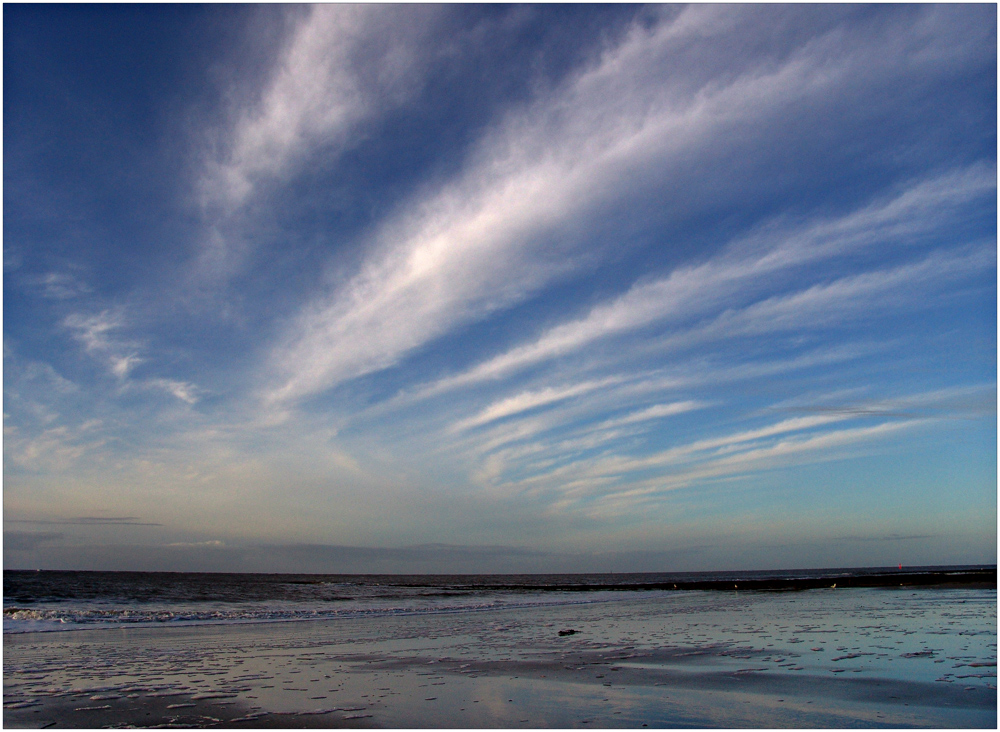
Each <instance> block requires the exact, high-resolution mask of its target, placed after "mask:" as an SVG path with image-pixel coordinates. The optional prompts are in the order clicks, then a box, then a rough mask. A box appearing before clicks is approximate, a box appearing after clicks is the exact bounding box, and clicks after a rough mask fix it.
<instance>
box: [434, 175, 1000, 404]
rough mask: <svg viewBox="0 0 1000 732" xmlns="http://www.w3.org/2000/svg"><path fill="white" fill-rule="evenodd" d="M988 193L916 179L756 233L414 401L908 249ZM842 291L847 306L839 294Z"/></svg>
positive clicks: (985, 179) (922, 270)
mask: <svg viewBox="0 0 1000 732" xmlns="http://www.w3.org/2000/svg"><path fill="white" fill-rule="evenodd" d="M990 191H995V172H994V171H993V170H991V169H989V168H987V167H985V166H980V165H977V166H973V167H972V168H970V169H966V170H959V171H953V172H950V173H948V174H945V175H943V176H940V177H935V178H933V179H931V180H927V181H920V182H918V183H917V184H915V185H914V186H912V187H910V188H908V189H906V190H905V191H904V192H903V193H902V194H900V195H898V196H895V197H893V198H891V199H890V200H888V201H882V202H877V203H874V204H871V205H868V206H865V207H864V208H862V209H860V210H858V211H855V212H852V213H849V214H847V215H845V216H843V217H840V218H837V219H833V220H829V219H827V220H820V221H815V222H810V223H808V224H806V225H805V226H798V227H791V228H790V229H788V228H786V229H784V230H782V229H777V230H775V229H774V228H773V227H765V228H764V229H763V230H762V231H761V232H759V233H757V234H755V235H753V236H751V237H749V238H746V239H741V240H739V241H737V242H733V243H732V244H730V245H729V246H728V247H727V248H726V249H725V250H723V252H722V253H721V254H720V255H718V256H717V257H715V258H713V259H711V260H709V261H708V262H705V263H703V264H699V265H695V266H690V267H681V268H679V269H677V270H675V271H673V272H671V273H670V274H669V275H667V276H666V277H663V278H661V279H656V280H653V281H650V282H643V283H639V284H636V285H634V286H633V287H632V288H631V289H629V290H628V291H627V292H625V293H624V294H623V295H621V296H620V297H618V298H616V299H614V300H612V301H610V302H605V303H601V304H598V305H596V306H595V307H593V308H592V309H591V311H590V312H589V313H587V315H585V316H584V317H582V318H580V319H577V320H572V321H569V322H566V323H563V324H560V325H557V326H554V327H552V328H550V329H549V330H547V331H546V332H544V333H543V334H542V335H541V336H539V337H538V338H537V339H536V340H534V341H533V342H530V343H527V344H523V345H519V346H515V347H514V348H512V349H510V350H509V351H507V352H505V353H502V354H500V355H498V356H494V357H493V358H490V359H489V360H487V361H484V362H482V363H480V364H478V365H476V366H474V367H472V368H471V369H469V370H468V371H466V372H463V373H461V374H457V375H454V376H449V377H445V378H443V379H441V380H439V381H438V382H435V383H433V384H430V385H428V386H426V387H423V388H422V389H420V390H418V391H417V392H416V393H415V395H414V396H415V397H417V398H419V397H422V396H433V395H435V394H439V393H442V392H445V391H448V390H450V389H455V388H459V387H463V386H467V385H472V384H476V383H480V382H483V381H489V380H493V379H497V378H501V377H504V376H506V375H509V374H511V373H512V372H516V371H518V370H521V369H524V368H527V367H529V366H531V365H533V364H537V363H541V362H545V361H548V360H551V359H553V358H557V357H560V356H563V355H565V354H568V353H573V352H578V351H580V350H581V349H583V348H585V347H587V346H588V345H590V344H593V343H594V342H595V341H598V340H601V339H606V338H609V337H613V336H616V335H620V334H625V333H629V332H632V331H635V330H638V329H640V328H643V327H645V326H648V325H650V324H653V323H663V322H669V321H670V320H671V319H673V320H679V321H681V322H684V321H691V320H692V319H693V318H695V317H697V316H698V315H700V314H707V313H711V312H712V311H713V310H716V311H717V310H719V309H720V308H726V307H732V306H734V305H740V304H745V303H746V302H747V301H752V300H753V298H754V297H755V296H759V295H760V294H762V293H768V292H769V291H770V290H771V289H772V288H774V287H775V286H776V285H778V286H781V285H785V286H788V285H787V284H786V283H788V281H789V278H790V277H791V276H792V275H793V274H795V273H800V272H801V268H802V267H803V266H804V265H808V264H811V263H815V262H818V261H824V260H834V259H835V258H836V257H840V256H844V255H847V254H850V253H851V252H859V251H865V250H867V249H870V248H871V247H875V246H880V247H885V246H886V245H891V246H896V247H909V246H912V244H910V242H911V241H912V239H914V238H917V239H919V238H920V237H922V236H927V235H929V234H931V233H932V232H940V231H941V230H942V228H943V227H947V226H948V224H949V222H950V221H952V220H955V216H956V214H958V215H960V214H961V212H962V209H963V204H966V205H967V204H969V203H972V202H974V201H976V200H978V199H981V198H982V197H983V196H984V195H986V194H988V193H989V192H990ZM988 255H989V251H988V249H986V248H984V249H981V250H980V251H979V252H977V253H975V254H972V255H970V257H969V258H968V259H965V260H961V259H954V260H949V261H941V262H938V261H936V260H934V259H928V260H926V262H925V263H924V264H923V265H914V266H912V267H910V268H900V269H899V270H898V271H896V272H895V273H893V274H892V276H890V277H889V279H888V280H887V281H884V282H880V280H881V278H882V277H884V276H885V275H886V274H887V273H884V272H881V273H875V274H872V275H857V276H856V277H854V278H853V279H849V280H848V279H845V280H844V281H842V282H841V283H839V284H838V285H817V286H816V287H815V288H812V289H808V290H806V291H804V292H802V293H800V294H799V295H797V296H791V297H793V298H797V299H794V300H787V299H786V300H785V301H784V303H785V305H787V306H788V307H791V308H793V309H794V308H795V307H798V306H800V305H801V306H805V305H807V304H808V303H809V301H810V300H811V301H813V302H814V303H816V302H818V301H819V300H820V299H822V298H823V297H824V296H826V299H832V298H834V297H836V295H837V291H838V290H844V288H847V287H850V286H853V287H854V288H857V289H862V288H865V287H866V286H867V288H868V289H869V290H873V289H876V288H878V287H880V286H881V287H882V288H884V289H886V290H888V289H891V287H892V285H893V280H897V281H898V280H899V279H900V278H907V277H910V278H914V277H918V276H921V275H923V276H925V277H926V276H936V275H938V274H940V275H941V276H942V277H944V276H945V275H946V274H947V273H948V271H949V269H951V270H955V269H960V268H962V267H963V265H964V266H965V267H966V268H974V267H985V266H989V261H988V259H989V257H988ZM940 267H943V269H940ZM793 283H794V284H799V285H801V282H795V281H793ZM843 294H844V295H845V298H844V299H845V301H847V297H849V296H848V293H846V292H844V293H843ZM780 302H782V300H781V298H776V299H773V300H772V301H771V305H770V306H769V307H771V308H775V307H779V303H780ZM766 307H768V306H765V305H759V306H758V313H757V315H758V316H760V317H758V318H756V321H757V322H761V321H762V318H763V316H764V315H765V314H764V313H763V310H764V309H765V308H766ZM748 317H749V315H748ZM772 322H773V321H772Z"/></svg>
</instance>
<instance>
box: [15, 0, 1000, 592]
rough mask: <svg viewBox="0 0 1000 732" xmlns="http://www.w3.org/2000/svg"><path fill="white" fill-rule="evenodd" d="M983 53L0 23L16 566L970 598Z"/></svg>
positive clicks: (285, 14)
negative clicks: (706, 577) (753, 578)
mask: <svg viewBox="0 0 1000 732" xmlns="http://www.w3.org/2000/svg"><path fill="white" fill-rule="evenodd" d="M996 13H997V10H996V6H995V5H993V4H983V5H944V6H933V5H917V6H910V5H862V6H855V5H774V6H768V5H763V6H761V5H726V6H718V5H694V6H652V7H640V6H631V5H583V6H573V5H536V6H533V5H523V6H509V5H488V6H477V5H457V6H456V5H442V6H435V5H398V6H394V5H319V6H300V5H294V6H289V5H240V6H232V5H216V6H202V5H171V6H159V5H156V6H150V5H140V6H120V5H113V6H74V5H61V6H52V5H7V6H5V7H4V9H3V16H4V23H3V33H4V47H3V53H4V84H3V94H4V99H3V105H4V108H3V109H4V118H3V119H4V124H3V164H4V165H3V167H4V186H3V206H4V211H3V214H4V216H3V225H4V288H3V297H4V299H3V306H4V307H3V323H4V326H3V327H4V342H3V366H4V377H3V379H4V390H3V394H4V396H3V414H4V418H3V419H4V438H3V459H4V468H3V479H4V483H3V509H4V511H3V518H4V545H3V556H4V566H5V567H7V568H47V569H108V570H112V569H138V570H205V571H280V572H435V573H448V572H569V571H578V572H609V571H613V572H628V571H665V572H670V571H701V570H739V569H777V568H806V567H845V566H896V565H897V564H899V563H901V564H903V565H904V566H905V565H909V566H915V565H929V564H966V563H995V562H996V547H997V533H996V527H997V430H996V404H997V393H996V384H997V367H996V364H997V361H996V355H997V341H996V334H997V320H996V314H997V290H996V285H997V270H996V253H997V239H996V235H997V187H996V181H997V169H996V161H997V137H996V134H997V118H996V110H997V75H996V74H997V50H996V41H997V38H996V28H997V17H996Z"/></svg>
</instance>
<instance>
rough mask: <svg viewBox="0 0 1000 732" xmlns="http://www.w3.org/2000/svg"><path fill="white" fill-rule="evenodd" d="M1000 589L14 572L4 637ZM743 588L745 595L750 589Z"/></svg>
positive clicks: (885, 574)
mask: <svg viewBox="0 0 1000 732" xmlns="http://www.w3.org/2000/svg"><path fill="white" fill-rule="evenodd" d="M991 582H992V584H993V586H995V584H996V567H995V566H989V567H985V566H955V567H912V568H906V569H899V568H860V569H859V568H843V569H821V570H780V571H757V572H686V573H642V574H551V575H537V574H535V575H334V574H328V575H314V574H313V575H292V574H225V573H218V574H215V573H187V572H58V571H20V570H12V571H5V572H4V577H3V587H4V598H3V606H4V611H3V612H4V632H5V633H18V632H29V631H41V630H72V629H79V628H85V627H86V628H95V627H121V626H122V625H126V624H127V625H149V624H162V623H170V624H185V625H191V624H206V623H241V622H278V621H290V620H309V619H325V618H336V617H355V616H362V615H365V616H369V615H381V614H415V613H434V612H436V613H441V612H475V611H480V610H491V609H499V608H505V607H530V606H550V605H568V604H578V603H592V602H613V601H615V600H620V599H624V598H626V597H628V596H634V593H644V594H646V595H649V594H650V593H653V594H656V593H670V592H676V591H734V590H739V589H743V590H796V589H810V588H814V587H828V586H830V585H832V584H838V585H839V586H841V587H845V588H846V587H851V586H898V585H900V584H906V585H928V584H935V585H940V584H942V583H958V584H969V583H977V584H980V585H982V584H986V585H989V584H990V583H991ZM741 585H742V587H741Z"/></svg>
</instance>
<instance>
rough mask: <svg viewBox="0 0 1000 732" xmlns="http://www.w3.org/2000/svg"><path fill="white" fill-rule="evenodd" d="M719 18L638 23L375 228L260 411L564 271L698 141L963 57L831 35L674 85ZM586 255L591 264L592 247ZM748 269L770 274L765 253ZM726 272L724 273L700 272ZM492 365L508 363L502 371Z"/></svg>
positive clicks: (379, 362) (714, 140)
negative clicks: (588, 233) (599, 227)
mask: <svg viewBox="0 0 1000 732" xmlns="http://www.w3.org/2000/svg"><path fill="white" fill-rule="evenodd" d="M739 12H740V11H736V10H733V9H729V10H727V13H729V14H732V13H736V14H739ZM720 14H721V11H720V10H718V9H716V8H708V7H703V6H700V7H694V8H691V9H688V10H686V11H684V12H683V13H681V14H680V15H679V16H678V17H677V18H675V19H673V20H667V21H664V22H661V23H658V24H654V25H653V26H652V27H648V28H646V27H640V26H636V27H635V28H633V29H632V31H631V32H630V33H629V34H628V35H627V37H626V38H625V40H624V41H623V42H622V43H621V44H619V45H618V46H617V47H614V48H611V49H609V50H608V51H607V52H606V53H605V54H604V55H603V56H602V57H601V59H600V61H599V62H598V63H597V64H596V65H594V66H592V67H590V68H588V69H586V70H585V71H583V72H582V73H579V74H578V75H576V76H574V77H573V78H571V79H570V80H569V81H568V82H567V83H566V84H564V85H563V86H562V87H561V88H560V89H558V90H557V91H556V92H555V93H554V94H552V95H551V96H548V97H545V98H543V99H540V100H538V101H537V102H536V103H535V104H534V105H533V106H529V107H528V108H526V109H525V110H524V111H523V112H521V113H516V114H511V115H510V116H508V117H507V119H506V120H505V121H504V122H503V123H502V124H501V125H499V126H498V127H497V128H496V129H495V131H494V132H493V133H491V134H489V135H487V136H486V137H485V138H484V139H483V140H482V141H481V143H480V144H479V145H478V146H477V147H476V148H475V150H474V151H473V153H472V154H471V155H470V158H469V164H468V166H467V168H466V170H465V171H464V173H462V174H461V175H460V176H459V177H458V178H457V179H456V180H455V181H453V182H451V183H449V184H447V185H445V186H444V187H442V188H441V189H440V190H438V191H433V192H430V193H429V194H428V195H426V196H425V197H423V198H420V199H417V200H415V201H414V202H412V203H411V205H410V206H409V207H408V208H407V209H405V210H403V211H402V212H400V213H399V215H398V216H397V217H396V218H395V219H394V220H393V221H391V222H389V223H387V224H386V225H385V226H383V227H382V228H381V229H380V230H379V231H378V232H377V233H376V235H375V236H374V239H373V253H372V254H371V255H370V257H369V259H368V260H367V261H366V263H365V264H364V265H363V266H362V268H361V271H360V272H359V273H358V274H357V275H356V276H355V277H354V278H353V279H351V280H350V281H349V282H348V283H347V284H346V285H345V286H344V287H342V288H339V289H337V290H336V291H334V292H332V293H330V294H328V295H325V296H322V297H319V298H317V299H316V300H315V301H314V302H313V303H312V304H311V305H310V306H309V307H308V308H306V309H305V311H304V312H303V313H302V315H301V317H300V318H299V319H298V322H296V323H295V324H294V325H293V328H292V329H291V332H290V334H289V335H288V337H287V339H286V341H285V342H284V343H283V344H282V345H281V346H280V347H278V348H277V349H276V350H275V351H274V353H273V354H272V359H271V373H270V374H269V375H268V381H269V382H270V383H269V384H268V385H267V386H266V387H265V401H266V402H268V403H269V404H271V405H272V406H274V405H278V404H282V403H289V402H295V401H297V400H299V399H302V398H304V397H307V396H310V395H313V394H316V393H318V392H322V391H324V390H326V389H328V388H330V387H332V386H335V385H337V384H339V383H341V382H343V381H345V380H348V379H352V378H355V377H358V376H361V375H363V374H367V373H371V372H374V371H378V370H381V369H385V368H387V367H390V366H392V365H394V364H396V363H398V362H399V361H400V360H401V359H402V358H403V357H404V356H405V355H406V354H408V353H411V352H413V351H414V350H415V349H418V348H420V347H421V346H423V345H424V344H427V343H428V342H430V341H432V340H434V339H436V338H438V337H440V336H442V335H444V334H446V333H447V332H449V331H450V330H452V329H453V328H455V327H458V326H461V325H463V324H466V323H469V322H471V321H475V320H477V319H480V318H482V317H484V316H485V315H487V314H488V313H491V312H494V311H496V310H498V309H501V308H505V307H507V306H510V305H511V304H513V303H516V302H518V301H521V300H523V299H524V298H526V297H528V296H529V295H531V294H532V293H534V292H536V291H537V290H538V289H539V288H540V287H541V286H543V285H544V284H546V283H548V282H550V281H552V280H553V278H556V277H559V276H562V275H565V274H566V273H567V272H570V271H573V270H574V268H575V267H577V266H578V265H579V261H580V260H579V257H581V256H582V253H581V251H578V250H574V248H573V246H570V245H568V244H558V245H556V246H553V237H555V240H556V241H562V240H561V239H560V238H559V237H558V232H559V231H561V230H564V229H566V228H567V227H569V228H571V229H574V230H575V229H576V228H578V227H579V226H581V225H582V223H581V222H585V221H586V219H587V216H588V215H592V214H593V212H594V211H596V210H598V209H600V208H601V207H602V206H604V205H608V204H613V203H614V202H615V201H617V200H624V199H625V198H627V197H628V196H629V195H632V194H634V193H635V192H637V191H639V190H641V189H642V188H643V186H644V185H646V184H647V183H649V182H650V181H651V180H653V179H654V178H657V177H660V178H662V176H663V175H664V171H670V170H673V168H674V167H675V166H679V165H681V162H682V160H688V161H689V160H690V157H691V156H692V155H694V154H696V151H704V150H705V146H707V145H712V146H713V149H717V148H718V146H719V145H720V144H723V145H724V144H725V142H724V141H725V140H726V139H728V135H727V134H726V132H727V130H732V129H740V130H741V135H745V134H748V131H749V130H750V129H760V128H766V127H767V124H766V122H767V121H768V120H772V119H776V118H778V117H780V116H781V115H782V113H783V110H784V111H785V112H787V109H788V106H789V105H801V104H808V101H809V100H818V99H820V98H828V97H829V95H831V94H836V93H838V91H843V90H844V89H846V88H848V87H849V86H850V85H852V84H856V83H862V84H863V83H866V80H869V81H870V80H871V78H872V76H871V75H872V72H871V67H873V66H877V68H878V69H879V73H880V74H882V77H880V78H883V79H884V78H888V77H891V76H892V75H893V74H897V73H902V72H903V71H904V70H905V71H907V72H908V73H913V72H914V68H915V67H917V68H919V67H920V66H921V64H925V63H926V64H930V63H931V61H932V60H933V61H934V62H935V63H937V64H938V66H942V65H945V66H946V65H947V64H948V63H960V62H961V57H962V54H963V53H967V52H968V51H967V49H965V48H964V47H963V48H962V49H958V50H955V51H954V52H949V50H948V49H947V48H943V47H942V48H938V45H941V44H943V43H945V42H946V40H947V39H944V40H942V38H940V37H934V38H932V39H931V47H929V48H928V49H927V50H926V52H925V53H924V54H923V55H921V54H909V55H905V54H903V51H902V50H900V49H896V51H898V53H899V55H897V56H893V55H891V54H890V55H889V56H888V57H887V56H886V49H885V46H884V45H883V44H881V43H868V44H867V45H865V44H861V45H854V46H852V47H850V48H845V47H844V45H843V43H844V39H843V38H842V37H840V36H839V35H838V34H836V33H831V34H829V35H827V36H822V37H820V38H818V39H814V40H813V41H811V42H809V43H806V44H805V45H804V46H803V47H802V48H800V49H798V50H797V51H796V52H795V53H792V54H791V55H790V56H789V57H788V58H785V59H781V60H780V61H778V60H775V59H770V58H769V59H763V60H761V59H758V60H757V61H756V63H754V62H752V61H751V62H749V63H747V61H746V60H743V63H745V64H746V65H745V66H744V67H741V68H739V69H736V70H735V71H734V70H728V71H727V72H726V74H723V75H722V76H720V77H718V78H711V77H710V78H696V79H695V81H696V83H695V86H694V88H691V85H690V83H689V82H690V78H691V77H690V76H685V80H684V81H683V82H682V81H679V80H676V78H675V76H673V75H671V74H670V73H669V69H670V68H672V66H671V64H674V63H679V62H680V61H681V60H682V59H683V58H684V52H685V50H686V49H690V48H691V44H692V43H694V42H695V40H696V39H697V41H698V42H699V43H700V42H708V41H707V40H706V39H707V38H710V39H711V43H713V44H718V45H719V46H720V47H724V46H725V44H726V43H728V42H730V41H731V40H732V39H729V41H727V38H726V36H725V34H726V33H727V32H729V33H733V34H736V33H737V32H738V31H737V29H736V27H735V26H733V25H732V24H731V23H724V24H723V25H722V27H723V28H724V29H728V30H724V31H723V32H722V33H721V34H720V33H719V32H718V25H717V24H718V23H719V20H720ZM727 17H729V20H730V21H732V17H731V15H729V16H727ZM709 29H712V32H711V33H708V31H709ZM897 30H899V29H897ZM912 30H913V29H907V30H903V31H902V34H903V35H906V33H907V32H909V31H912ZM706 34H707V35H706ZM918 34H919V33H918ZM945 35H947V34H945ZM881 40H883V41H884V39H881ZM713 47H714V46H713ZM949 53H950V56H949ZM934 54H937V55H934ZM904 55H905V58H906V60H905V63H903V62H901V59H902V58H903V56H904ZM931 56H933V59H932V58H931ZM875 58H878V60H879V63H878V64H874V63H873V61H874V59H875ZM695 76H697V75H695ZM677 78H679V77H677ZM859 79H861V81H860V82H859ZM750 134H752V133H750ZM743 142H744V143H745V140H743ZM734 144H735V143H734ZM681 169H682V168H678V170H681ZM650 176H653V178H650ZM575 241H577V242H579V241H580V237H579V236H577V237H576V238H575ZM587 255H588V256H595V255H596V254H595V250H594V248H593V247H591V248H590V249H589V250H588V251H587ZM729 264H730V266H729V268H728V269H726V272H727V273H728V274H725V273H714V277H713V278H712V279H713V280H715V281H718V280H719V279H720V277H721V278H722V279H723V280H725V279H726V277H729V278H730V279H733V278H736V279H740V280H744V279H745V276H744V275H742V274H738V273H737V271H736V269H734V268H733V265H735V266H738V267H742V266H743V265H745V264H746V262H744V261H740V262H738V263H735V262H733V263H729ZM757 264H758V266H759V267H765V268H766V267H768V266H769V264H768V261H767V260H766V258H764V257H762V258H761V259H760V261H758V262H757ZM720 266H721V267H723V268H724V269H725V268H726V265H719V264H713V265H711V266H710V267H709V269H714V268H717V267H720ZM770 266H772V267H773V266H777V265H770ZM709 274H710V272H708V271H703V270H697V269H695V270H691V271H687V272H684V273H680V274H678V275H677V277H676V278H675V280H674V282H673V283H671V285H670V286H669V288H668V289H669V290H670V292H667V293H661V292H658V291H654V290H656V288H657V286H653V285H647V286H645V288H644V289H642V290H638V289H637V290H636V291H635V292H634V293H632V294H631V296H630V297H629V298H627V300H628V302H623V303H621V304H620V305H619V307H617V308H610V309H606V310H603V311H600V312H595V313H593V314H592V317H591V318H590V319H589V320H588V322H586V323H582V324H579V326H578V327H577V328H574V329H571V331H566V332H556V333H551V334H549V335H548V336H547V340H546V341H545V342H544V343H540V344H538V345H537V346H536V347H535V350H537V351H538V355H537V356H533V355H531V354H529V353H525V354H521V355H520V356H518V355H517V354H514V355H511V356H510V357H508V358H509V359H514V360H517V359H520V360H521V361H523V362H527V361H529V360H532V359H537V358H540V357H544V354H548V353H555V352H557V351H558V350H560V349H565V348H569V347H576V346H577V344H580V343H583V342H586V341H587V340H588V337H587V336H586V334H585V331H586V330H587V329H588V328H596V329H597V330H599V331H601V332H605V331H607V330H608V329H615V328H623V327H634V323H635V322H637V320H636V318H637V317H641V316H639V315H638V314H639V313H640V312H641V311H643V309H644V308H648V307H649V302H650V301H652V300H655V301H656V303H657V304H656V305H655V308H654V312H650V313H648V314H647V315H646V316H645V317H646V319H647V320H648V319H649V318H657V317H661V314H662V312H663V309H664V306H663V305H662V304H660V303H661V301H662V299H663V297H664V296H665V295H666V296H669V295H674V296H675V297H674V299H675V300H683V301H684V302H688V301H689V300H690V299H691V296H693V295H694V294H695V293H696V292H702V290H700V289H699V290H697V291H696V290H695V289H694V288H696V287H697V286H698V284H699V283H697V282H695V281H694V280H697V279H698V278H699V277H702V278H704V277H705V276H707V275H709ZM664 284H665V283H659V285H658V286H659V288H660V289H662V288H663V287H664ZM668 302H669V297H668ZM623 309H624V310H627V312H621V311H622V310H623ZM598 321H600V322H598ZM494 366H495V367H496V368H504V367H505V366H504V364H503V363H501V362H500V361H498V362H497V363H496V364H494Z"/></svg>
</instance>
